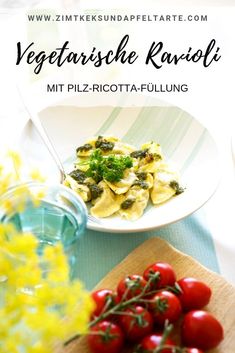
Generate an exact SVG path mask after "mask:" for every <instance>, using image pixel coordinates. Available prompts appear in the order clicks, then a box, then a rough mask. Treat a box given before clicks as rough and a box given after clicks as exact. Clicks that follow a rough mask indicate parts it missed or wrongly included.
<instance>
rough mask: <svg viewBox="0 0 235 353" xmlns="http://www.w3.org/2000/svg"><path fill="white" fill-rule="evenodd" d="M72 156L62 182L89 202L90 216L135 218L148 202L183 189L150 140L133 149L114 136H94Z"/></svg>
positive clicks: (174, 194)
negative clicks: (69, 167)
mask: <svg viewBox="0 0 235 353" xmlns="http://www.w3.org/2000/svg"><path fill="white" fill-rule="evenodd" d="M76 155H77V158H76V162H75V168H74V170H73V171H72V172H70V173H69V174H68V175H67V176H66V179H65V181H64V184H65V185H66V186H68V187H70V188H71V189H73V190H74V191H75V192H77V193H78V194H79V195H80V196H81V197H82V199H83V200H84V201H85V202H89V203H90V206H91V207H90V213H91V214H92V215H93V216H94V217H97V218H104V217H110V216H113V215H115V216H116V215H119V216H120V217H122V218H124V219H126V220H130V221H135V220H137V219H138V218H140V217H141V216H142V215H143V213H144V210H145V208H146V207H147V205H148V203H150V202H151V203H152V205H160V204H162V203H163V202H166V201H167V200H169V199H170V198H172V197H173V196H176V195H179V194H181V193H182V192H183V191H184V189H183V188H182V187H181V186H180V184H179V176H178V173H177V172H176V171H174V170H172V169H171V167H170V166H169V165H168V164H167V163H166V162H165V160H164V157H163V154H162V150H161V146H160V145H159V144H158V143H156V142H154V141H150V142H146V143H145V144H143V145H142V146H140V149H136V148H135V147H134V146H131V145H129V144H126V143H124V142H122V141H120V140H119V139H118V138H117V137H115V136H97V137H93V138H91V139H89V140H87V141H86V142H85V143H84V145H82V146H79V147H78V148H77V149H76Z"/></svg>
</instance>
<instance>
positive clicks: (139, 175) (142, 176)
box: [136, 172, 147, 180]
mask: <svg viewBox="0 0 235 353" xmlns="http://www.w3.org/2000/svg"><path fill="white" fill-rule="evenodd" d="M136 176H137V178H138V179H139V180H146V179H147V173H146V172H137V173H136Z"/></svg>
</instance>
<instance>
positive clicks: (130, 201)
mask: <svg viewBox="0 0 235 353" xmlns="http://www.w3.org/2000/svg"><path fill="white" fill-rule="evenodd" d="M134 202H135V199H134V198H131V199H126V200H125V201H123V203H122V204H121V208H122V209H123V210H127V209H128V208H131V206H132V205H133V203H134Z"/></svg>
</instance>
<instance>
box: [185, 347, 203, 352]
mask: <svg viewBox="0 0 235 353" xmlns="http://www.w3.org/2000/svg"><path fill="white" fill-rule="evenodd" d="M183 352H184V353H203V351H202V350H201V349H198V348H184V349H183Z"/></svg>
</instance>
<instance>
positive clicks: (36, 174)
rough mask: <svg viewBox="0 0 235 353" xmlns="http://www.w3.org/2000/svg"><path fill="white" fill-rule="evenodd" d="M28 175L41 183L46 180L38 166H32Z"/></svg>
mask: <svg viewBox="0 0 235 353" xmlns="http://www.w3.org/2000/svg"><path fill="white" fill-rule="evenodd" d="M29 176H30V177H31V179H32V180H35V181H39V182H41V183H43V182H44V181H45V180H46V178H45V177H44V176H43V175H42V174H41V172H40V170H39V169H38V168H33V169H32V170H31V171H30V173H29Z"/></svg>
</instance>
